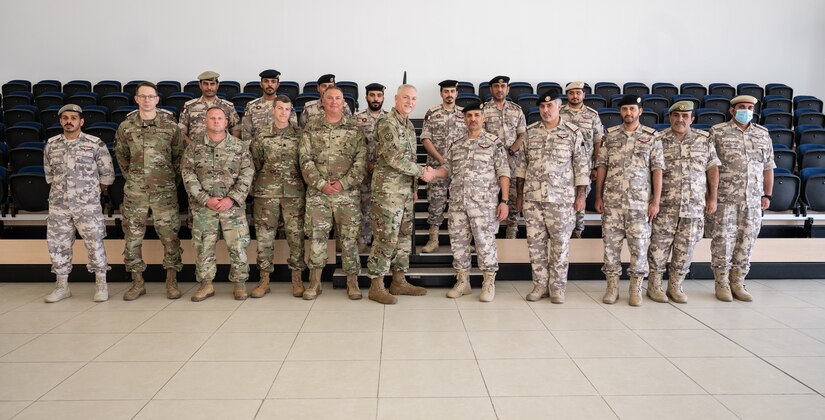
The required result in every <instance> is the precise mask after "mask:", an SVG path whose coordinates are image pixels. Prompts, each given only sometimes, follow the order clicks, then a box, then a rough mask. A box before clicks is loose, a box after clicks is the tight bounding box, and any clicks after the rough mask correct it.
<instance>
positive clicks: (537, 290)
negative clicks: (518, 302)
mask: <svg viewBox="0 0 825 420" xmlns="http://www.w3.org/2000/svg"><path fill="white" fill-rule="evenodd" d="M547 296H550V292H549V291H548V290H547V287H546V286H542V285H540V284H536V285H534V286H533V291H532V292H530V293H528V294H527V296H526V297H525V299H527V300H528V301H530V302H538V301H539V300H541V298H544V297H547Z"/></svg>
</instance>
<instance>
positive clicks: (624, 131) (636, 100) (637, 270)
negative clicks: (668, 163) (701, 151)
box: [595, 95, 665, 306]
mask: <svg viewBox="0 0 825 420" xmlns="http://www.w3.org/2000/svg"><path fill="white" fill-rule="evenodd" d="M641 103H642V99H641V98H640V97H638V96H636V95H625V96H624V97H623V98H622V100H621V101H620V102H619V112H621V115H622V119H623V123H622V125H617V126H615V127H611V128H610V129H609V130H607V134H606V135H605V136H604V141H603V142H602V147H601V149H600V150H599V160H598V161H597V162H596V167H597V168H598V174H597V176H596V203H595V204H596V211H598V212H599V213H602V214H603V216H602V235H603V239H604V266H602V272H603V273H604V274H605V277H606V278H607V291H606V292H605V294H604V297H603V298H602V300H603V301H604V303H607V304H612V303H615V302H616V300H617V299H618V298H619V276H620V275H621V274H622V264H621V251H622V240H623V239H625V238H626V239H627V246H628V248H630V266H629V267H628V269H627V273H628V275H629V276H630V300H629V303H630V305H631V306H639V305H641V304H642V281H643V280H644V278H645V276H646V275H647V272H648V267H647V249H648V246H649V245H650V222H652V221H653V219H654V218H655V217H656V214H658V213H659V200H660V198H661V193H662V170H663V169H664V168H665V162H664V158H663V157H662V143H661V142H660V141H659V140H658V139H657V138H656V137H655V133H656V130H654V129H652V128H649V127H645V126H643V125H641V124H640V123H639V116H641V114H642V108H641ZM651 181H652V182H651ZM651 186H652V191H651Z"/></svg>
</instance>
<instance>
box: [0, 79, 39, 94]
mask: <svg viewBox="0 0 825 420" xmlns="http://www.w3.org/2000/svg"><path fill="white" fill-rule="evenodd" d="M31 91H32V82H30V81H28V80H9V81H8V82H6V83H4V84H3V87H2V94H3V96H6V95H8V94H10V93H14V92H29V93H31Z"/></svg>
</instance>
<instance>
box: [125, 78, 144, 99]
mask: <svg viewBox="0 0 825 420" xmlns="http://www.w3.org/2000/svg"><path fill="white" fill-rule="evenodd" d="M144 81H145V80H130V81H128V82H126V84H125V85H123V92H124V93H126V94H127V95H129V98H130V99H132V98H134V97H135V95H137V87H138V85H139V84H141V83H143V82H144Z"/></svg>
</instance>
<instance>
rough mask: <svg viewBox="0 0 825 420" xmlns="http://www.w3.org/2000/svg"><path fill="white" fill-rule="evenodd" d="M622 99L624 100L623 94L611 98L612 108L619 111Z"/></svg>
mask: <svg viewBox="0 0 825 420" xmlns="http://www.w3.org/2000/svg"><path fill="white" fill-rule="evenodd" d="M622 98H624V95H622V94H621V93H617V94H615V95H613V96H611V97H610V108H616V109H619V102H621V101H622Z"/></svg>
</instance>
